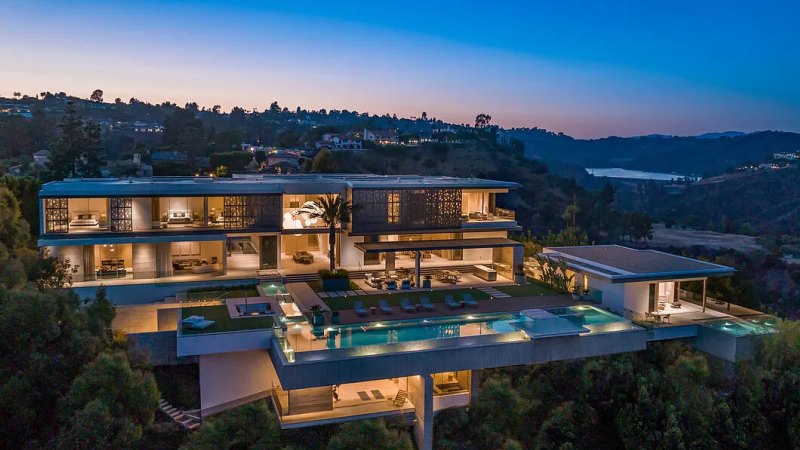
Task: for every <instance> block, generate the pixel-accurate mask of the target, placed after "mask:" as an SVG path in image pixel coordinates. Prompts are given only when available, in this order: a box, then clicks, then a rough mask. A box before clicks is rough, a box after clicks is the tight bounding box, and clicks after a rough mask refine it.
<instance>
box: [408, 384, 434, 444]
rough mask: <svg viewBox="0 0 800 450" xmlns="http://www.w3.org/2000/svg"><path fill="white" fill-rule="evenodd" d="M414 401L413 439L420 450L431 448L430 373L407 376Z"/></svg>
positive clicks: (431, 405) (431, 385) (431, 407)
mask: <svg viewBox="0 0 800 450" xmlns="http://www.w3.org/2000/svg"><path fill="white" fill-rule="evenodd" d="M408 389H409V397H410V398H411V402H412V403H414V441H415V442H416V444H417V448H418V449H420V450H431V449H432V448H433V377H432V376H431V375H430V374H424V375H414V376H410V377H408Z"/></svg>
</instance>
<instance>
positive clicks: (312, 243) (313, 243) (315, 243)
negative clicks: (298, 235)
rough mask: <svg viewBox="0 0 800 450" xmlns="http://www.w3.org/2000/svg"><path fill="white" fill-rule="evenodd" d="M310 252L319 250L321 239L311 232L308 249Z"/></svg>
mask: <svg viewBox="0 0 800 450" xmlns="http://www.w3.org/2000/svg"><path fill="white" fill-rule="evenodd" d="M307 250H308V251H309V252H318V251H319V239H318V238H317V235H316V234H309V235H308V249H307Z"/></svg>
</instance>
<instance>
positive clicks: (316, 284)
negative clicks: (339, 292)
mask: <svg viewBox="0 0 800 450" xmlns="http://www.w3.org/2000/svg"><path fill="white" fill-rule="evenodd" d="M308 286H309V287H310V288H311V289H313V290H314V292H325V289H322V281H321V280H314V281H309V282H308ZM356 289H361V287H360V286H359V285H357V284H356V282H355V281H353V280H350V287H349V288H348V289H347V290H348V291H355V290H356Z"/></svg>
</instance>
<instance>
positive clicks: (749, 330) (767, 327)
mask: <svg viewBox="0 0 800 450" xmlns="http://www.w3.org/2000/svg"><path fill="white" fill-rule="evenodd" d="M776 322H777V319H775V318H774V317H772V316H758V317H752V318H728V319H720V320H714V321H711V322H705V323H703V324H702V325H703V326H705V327H708V328H712V329H714V330H718V331H722V332H723V333H726V334H731V335H734V336H747V335H750V334H769V333H774V332H775V331H776V329H775V325H776Z"/></svg>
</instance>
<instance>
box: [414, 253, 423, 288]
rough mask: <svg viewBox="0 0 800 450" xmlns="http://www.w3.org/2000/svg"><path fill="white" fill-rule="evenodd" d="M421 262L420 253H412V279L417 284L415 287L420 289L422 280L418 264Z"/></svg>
mask: <svg viewBox="0 0 800 450" xmlns="http://www.w3.org/2000/svg"><path fill="white" fill-rule="evenodd" d="M421 260H422V252H420V251H419V250H418V251H416V252H414V279H415V282H416V283H417V287H422V279H421V278H420V272H421V269H420V264H421Z"/></svg>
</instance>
